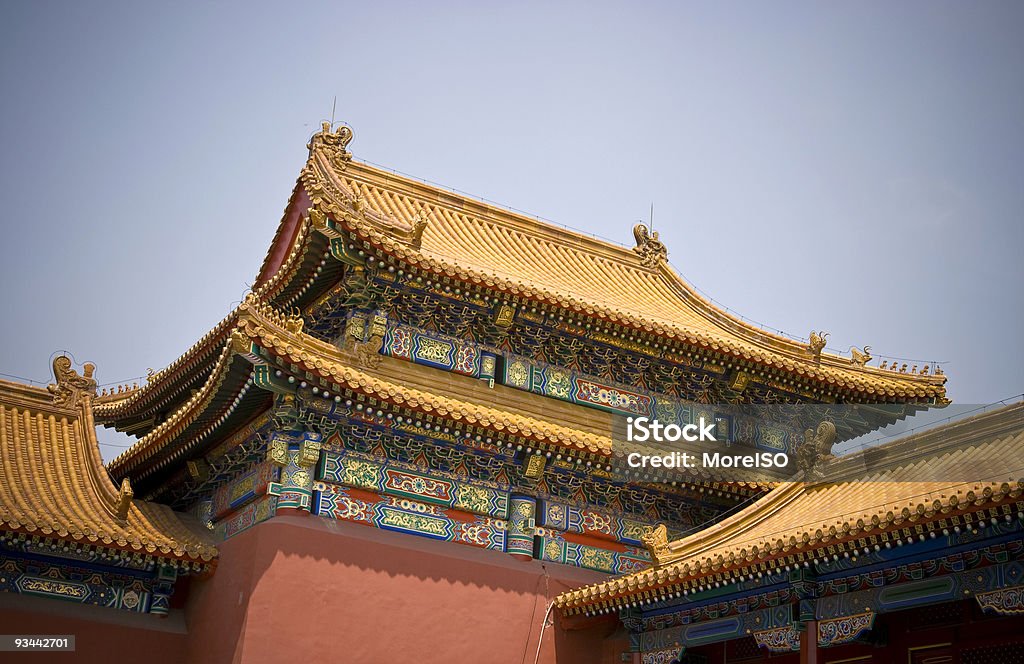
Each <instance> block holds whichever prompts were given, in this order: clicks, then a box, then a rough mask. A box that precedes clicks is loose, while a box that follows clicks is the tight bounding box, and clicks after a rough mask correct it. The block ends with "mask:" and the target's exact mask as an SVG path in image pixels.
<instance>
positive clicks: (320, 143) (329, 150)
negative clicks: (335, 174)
mask: <svg viewBox="0 0 1024 664" xmlns="http://www.w3.org/2000/svg"><path fill="white" fill-rule="evenodd" d="M351 141H352V130H351V129H350V128H349V127H346V126H345V125H341V126H340V127H338V128H337V129H335V130H334V131H331V123H330V122H326V121H325V122H324V123H323V125H322V126H321V129H320V131H318V132H317V133H315V134H313V138H312V139H310V141H309V145H307V146H306V147H308V148H309V150H310V152H311V153H312V152H314V151H316V150H317V149H320V150H322V151H323V152H324V153H325V154H326V155H327V156H328V158H330V160H331V163H332V164H333V165H334V166H335V167H337V168H338V169H339V170H344V169H345V167H346V166H347V165H348V162H350V161H351V160H352V153H351V152H349V151H348V149H347V148H348V144H349V143H350V142H351Z"/></svg>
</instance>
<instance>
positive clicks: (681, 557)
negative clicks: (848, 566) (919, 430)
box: [555, 404, 1024, 611]
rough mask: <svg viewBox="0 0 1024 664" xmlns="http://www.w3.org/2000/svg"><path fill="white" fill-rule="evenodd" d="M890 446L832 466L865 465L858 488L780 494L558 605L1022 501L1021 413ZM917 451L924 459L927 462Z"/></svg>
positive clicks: (681, 581) (813, 486)
mask: <svg viewBox="0 0 1024 664" xmlns="http://www.w3.org/2000/svg"><path fill="white" fill-rule="evenodd" d="M884 447H887V448H889V449H888V450H887V449H884V448H883V449H876V450H868V451H866V452H865V453H862V454H858V455H852V456H851V457H848V458H844V459H841V460H838V461H837V462H834V463H833V466H835V470H838V471H840V472H842V473H843V474H844V475H846V476H847V477H850V476H851V474H852V472H851V471H852V469H854V468H856V467H857V466H858V465H859V466H860V467H861V470H862V472H861V473H859V474H857V475H858V476H857V479H846V480H844V481H835V482H815V483H810V482H792V483H787V484H783V485H780V486H778V487H777V488H775V489H774V490H772V491H771V492H769V493H768V494H766V495H765V496H764V497H762V498H761V499H760V500H758V501H757V502H755V503H753V504H752V505H750V506H749V507H747V508H746V509H744V510H742V511H740V512H738V513H736V514H734V515H733V516H731V517H729V518H727V519H725V520H723V521H721V522H720V523H718V524H715V525H714V526H711V527H710V528H707V529H705V530H702V531H700V532H698V533H695V534H693V535H690V536H687V537H685V538H683V539H681V540H677V541H675V542H669V543H668V544H667V549H665V550H663V553H662V554H661V556H660V559H659V560H658V566H657V567H654V568H650V569H647V570H643V571H641V572H637V573H635V574H631V575H628V576H624V577H621V578H617V579H612V580H610V581H606V582H604V583H600V584H596V585H592V586H587V587H584V588H580V589H578V590H573V591H570V592H567V593H563V594H562V595H559V596H558V597H557V598H556V600H555V601H556V605H557V606H559V607H560V608H562V609H564V610H570V611H572V610H580V609H584V608H585V607H587V606H590V605H594V604H600V603H610V604H612V605H617V604H622V603H624V602H625V601H626V600H627V599H628V598H635V597H636V596H638V595H644V594H645V593H646V594H647V596H654V595H656V594H657V590H658V589H660V588H664V587H667V586H679V585H682V586H683V587H687V586H691V587H692V586H697V585H698V584H699V583H701V581H702V580H703V579H706V578H708V577H710V576H714V578H715V579H716V580H720V579H722V578H727V577H731V576H740V575H743V574H749V573H750V569H752V568H758V569H763V567H760V568H759V567H758V566H759V565H763V564H765V563H766V562H771V563H773V564H786V563H789V562H794V561H797V560H801V559H805V558H806V556H807V555H812V556H813V555H814V554H815V553H816V552H818V551H819V550H820V549H823V548H826V547H835V550H836V551H840V552H841V550H843V549H848V550H851V551H853V552H854V553H855V552H856V550H857V549H858V548H859V546H860V545H859V544H858V543H857V541H858V540H862V539H863V538H866V537H869V536H872V535H879V534H881V533H891V532H894V531H900V530H903V529H907V528H911V527H916V526H920V525H926V524H934V523H937V522H939V521H941V520H943V519H950V518H952V517H954V516H963V515H965V514H973V513H978V512H983V511H986V510H987V511H991V510H993V509H994V508H998V507H1001V506H1004V505H1008V504H1012V503H1014V502H1018V501H1020V500H1021V498H1022V494H1024V479H1022V478H1024V404H1015V405H1011V406H1007V407H1004V408H1001V409H999V410H997V411H993V412H991V413H985V414H982V415H979V416H976V417H972V418H969V419H967V420H963V421H960V422H956V423H954V424H951V425H946V426H941V427H938V428H936V429H932V430H929V431H927V432H925V433H923V434H919V435H917V436H913V437H910V438H907V439H902V440H899V441H895V442H894V443H891V444H889V445H887V446H884ZM914 450H917V451H918V452H921V451H922V450H923V451H925V456H924V458H922V457H921V456H917V457H916V458H915V456H914V455H913V451H914ZM887 453H888V454H887ZM886 456H889V457H890V459H891V461H885V460H884V457H886ZM865 457H869V458H867V459H866V458H865ZM880 459H881V460H882V461H881V462H880ZM871 468H877V470H871ZM826 472H827V471H826ZM1004 511H1005V510H1004ZM830 550H832V549H830ZM797 556H800V557H799V558H798V557H797ZM652 592H653V595H652Z"/></svg>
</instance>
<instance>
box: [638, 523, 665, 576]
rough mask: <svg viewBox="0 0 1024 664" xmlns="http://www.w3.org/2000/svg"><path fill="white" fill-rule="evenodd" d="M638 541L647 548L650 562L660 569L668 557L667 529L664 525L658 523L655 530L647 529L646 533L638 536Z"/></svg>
mask: <svg viewBox="0 0 1024 664" xmlns="http://www.w3.org/2000/svg"><path fill="white" fill-rule="evenodd" d="M640 540H641V541H642V542H643V543H644V546H646V547H647V551H648V553H650V554H651V562H652V563H654V566H655V567H661V565H662V564H663V563H664V562H665V558H666V556H668V553H669V548H668V528H666V527H665V524H663V523H659V524H658V526H657V527H656V528H648V529H647V532H645V533H644V534H643V535H641V536H640Z"/></svg>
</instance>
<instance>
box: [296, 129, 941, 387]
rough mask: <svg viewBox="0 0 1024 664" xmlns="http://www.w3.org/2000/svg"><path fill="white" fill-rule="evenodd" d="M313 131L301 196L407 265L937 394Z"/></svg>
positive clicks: (851, 383)
mask: <svg viewBox="0 0 1024 664" xmlns="http://www.w3.org/2000/svg"><path fill="white" fill-rule="evenodd" d="M346 131H348V130H347V129H346ZM317 136H319V137H321V138H319V139H318V138H317V137H314V139H313V142H312V143H311V146H312V149H311V152H310V159H309V162H308V163H307V166H306V168H305V169H304V170H303V175H302V178H301V181H302V183H303V185H304V186H305V188H306V189H307V191H308V192H309V195H310V198H311V200H312V203H313V204H314V205H316V206H317V207H318V208H319V209H321V210H322V211H324V212H326V213H328V214H329V215H331V217H332V218H333V219H335V220H336V221H338V222H339V223H341V224H342V225H344V226H346V227H348V228H349V229H351V230H353V231H355V232H356V233H357V234H359V235H361V236H362V237H364V238H366V239H367V240H368V241H370V242H371V243H372V244H374V245H376V246H378V247H380V248H382V249H383V250H384V251H385V252H387V253H390V254H393V255H395V256H396V257H398V258H400V259H402V260H404V261H407V262H409V263H412V264H413V265H418V266H420V267H423V268H426V269H429V270H431V271H434V272H436V273H439V274H445V275H449V276H457V277H459V278H460V279H464V280H466V281H469V282H472V283H476V284H485V285H487V286H490V287H494V288H498V289H501V290H504V291H506V292H508V293H510V294H513V295H521V296H525V297H529V298H533V299H536V300H540V301H543V302H548V303H552V304H557V305H560V306H562V307H565V308H568V309H571V310H573V311H582V312H586V313H588V314H591V315H595V316H598V317H601V318H604V319H607V320H610V321H613V322H617V323H622V324H624V325H628V326H631V327H633V328H636V329H637V330H641V331H645V332H651V333H656V334H659V335H662V336H664V337H668V338H673V339H680V340H682V341H684V342H686V343H690V344H695V345H698V346H702V347H706V348H711V349H714V350H718V351H720V352H723V353H728V354H730V355H733V356H734V357H736V358H740V359H744V360H749V361H753V362H757V363H760V364H762V365H765V366H767V367H771V368H775V369H778V370H782V371H785V372H789V373H795V374H798V375H803V376H806V377H808V378H812V379H815V380H817V381H820V382H822V383H824V384H827V385H832V386H835V387H836V388H838V389H845V390H853V391H856V392H859V393H863V394H865V395H870V396H873V397H876V398H879V399H883V400H884V399H887V398H904V399H933V398H934V399H942V398H944V395H945V388H944V383H945V376H943V375H939V376H934V375H930V376H929V375H917V374H907V373H899V372H892V371H885V370H881V369H878V368H874V367H867V366H860V365H859V364H856V363H855V362H854V360H852V359H850V358H844V357H840V356H837V355H831V354H827V353H825V354H821V355H820V357H818V358H816V357H815V356H814V354H813V353H812V351H811V350H810V349H809V348H808V345H807V344H805V343H802V342H799V341H796V340H793V339H789V338H787V337H783V336H780V335H776V334H773V333H770V332H767V331H765V330H762V329H760V328H757V327H755V326H752V325H750V324H748V323H746V322H744V321H742V320H740V319H738V318H736V317H734V316H732V315H731V314H729V313H728V312H726V311H724V310H722V309H720V308H718V307H716V306H715V305H714V304H712V303H711V302H709V301H708V300H706V299H705V298H703V297H702V296H700V295H699V294H698V293H696V292H695V291H694V290H693V289H692V288H690V287H689V285H687V284H686V283H685V282H684V281H683V280H682V278H680V277H679V275H678V274H676V272H675V271H674V270H673V269H672V268H671V267H670V266H669V265H668V263H667V262H666V261H664V260H659V259H657V257H655V258H654V259H650V258H649V257H645V255H644V254H643V252H638V251H637V250H631V249H627V248H625V247H622V246H618V245H614V244H612V243H609V242H605V241H603V240H599V239H596V238H592V237H589V236H587V235H584V234H582V233H578V232H575V231H572V230H568V229H564V228H558V227H554V226H551V225H548V224H545V223H543V222H540V221H537V220H534V219H531V218H529V217H525V216H523V215H519V214H516V213H513V212H509V211H507V210H502V209H500V208H497V207H495V206H492V205H489V204H486V203H482V202H480V201H476V200H472V199H469V198H465V197H462V196H459V195H456V194H453V193H451V192H448V191H445V190H443V189H439V188H437V187H433V186H430V185H427V184H424V183H421V182H417V181H415V180H412V179H410V178H406V177H402V176H398V175H395V174H393V173H389V172H386V171H383V170H380V169H378V168H375V167H373V166H370V165H367V164H362V163H358V162H355V161H351V160H350V159H348V158H347V157H345V158H342V157H340V156H339V152H338V143H337V141H331V140H324V139H323V138H322V137H323V136H324V134H318V135H317ZM328 136H329V135H328ZM342 147H343V146H342ZM345 154H347V153H345ZM424 221H425V227H422V228H420V229H419V231H418V232H417V228H416V227H417V224H420V225H422V224H423V222H424ZM639 240H640V238H639V236H638V241H639ZM659 244H660V243H659ZM640 248H642V247H640Z"/></svg>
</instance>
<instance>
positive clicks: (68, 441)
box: [0, 372, 217, 564]
mask: <svg viewBox="0 0 1024 664" xmlns="http://www.w3.org/2000/svg"><path fill="white" fill-rule="evenodd" d="M87 376H88V372H87ZM81 378H82V377H79V379H81ZM60 384H61V382H60V380H58V385H60ZM92 389H93V390H94V389H95V383H93V387H92ZM59 396H60V394H59V390H58V392H55V394H54V395H51V393H50V392H48V391H47V390H44V389H41V388H36V387H30V386H28V385H22V384H19V383H12V382H8V381H3V380H0V471H2V472H0V530H6V531H14V532H18V533H24V534H27V535H31V536H40V537H43V538H52V539H56V540H61V541H65V542H71V543H76V544H79V545H85V546H96V547H104V548H109V549H118V550H121V551H127V552H132V553H139V554H145V555H151V556H154V557H157V558H164V559H172V560H180V561H188V562H192V563H198V564H206V563H209V562H211V561H212V560H213V559H214V558H215V557H216V556H217V549H216V548H215V547H214V546H213V544H212V538H211V537H210V536H209V535H208V534H207V533H206V532H205V531H203V530H202V528H201V526H199V525H198V524H196V527H195V529H193V528H192V527H190V526H189V525H187V524H186V523H185V521H183V520H182V519H183V518H185V519H188V518H190V517H183V515H179V514H177V513H176V512H174V511H173V510H171V509H170V508H169V507H166V506H164V505H158V504H155V503H150V502H146V501H142V500H133V499H132V494H131V489H130V487H129V486H128V485H123V486H122V488H121V489H120V490H119V489H118V487H116V486H115V485H114V483H113V482H112V481H111V479H110V476H109V475H108V474H107V471H106V469H104V467H103V462H102V459H101V457H100V451H99V445H98V443H97V441H96V432H95V425H94V424H93V419H92V414H91V408H90V400H91V399H90V396H89V395H81V394H79V395H77V396H76V398H75V399H74V400H69V401H67V402H65V403H63V404H62V403H57V402H55V398H57V397H59Z"/></svg>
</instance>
